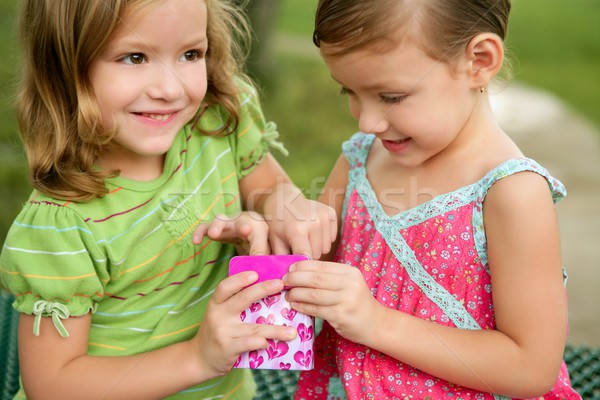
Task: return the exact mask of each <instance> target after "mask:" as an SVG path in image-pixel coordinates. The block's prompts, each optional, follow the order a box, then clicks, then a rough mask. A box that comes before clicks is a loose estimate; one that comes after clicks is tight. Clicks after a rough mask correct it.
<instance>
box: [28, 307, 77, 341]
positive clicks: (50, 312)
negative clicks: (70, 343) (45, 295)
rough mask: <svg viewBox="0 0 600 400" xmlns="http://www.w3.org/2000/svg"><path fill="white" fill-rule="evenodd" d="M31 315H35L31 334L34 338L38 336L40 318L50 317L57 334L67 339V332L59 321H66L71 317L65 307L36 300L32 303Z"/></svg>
mask: <svg viewBox="0 0 600 400" xmlns="http://www.w3.org/2000/svg"><path fill="white" fill-rule="evenodd" d="M33 313H34V314H35V320H34V321H33V334H34V335H35V336H40V323H41V321H42V317H48V316H51V317H52V323H53V324H54V327H55V328H56V330H57V331H58V333H60V336H62V337H69V332H67V328H65V326H64V325H63V323H62V321H61V319H67V318H69V317H70V316H71V313H70V312H69V309H68V308H67V306H65V305H64V304H61V303H57V302H50V301H46V300H38V301H36V302H35V303H33Z"/></svg>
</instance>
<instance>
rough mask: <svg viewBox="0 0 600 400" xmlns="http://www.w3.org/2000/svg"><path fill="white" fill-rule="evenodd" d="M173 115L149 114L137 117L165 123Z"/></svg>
mask: <svg viewBox="0 0 600 400" xmlns="http://www.w3.org/2000/svg"><path fill="white" fill-rule="evenodd" d="M173 114H175V113H169V114H149V113H140V114H139V115H141V116H142V117H146V118H150V119H153V120H155V121H166V120H168V119H169V118H171V116H172V115H173Z"/></svg>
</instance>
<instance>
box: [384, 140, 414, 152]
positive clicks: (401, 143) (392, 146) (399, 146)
mask: <svg viewBox="0 0 600 400" xmlns="http://www.w3.org/2000/svg"><path fill="white" fill-rule="evenodd" d="M410 142H411V138H405V139H400V140H384V139H381V144H382V145H383V147H385V149H386V150H387V151H389V152H390V153H400V152H402V151H404V150H406V148H407V147H408V146H409V144H410Z"/></svg>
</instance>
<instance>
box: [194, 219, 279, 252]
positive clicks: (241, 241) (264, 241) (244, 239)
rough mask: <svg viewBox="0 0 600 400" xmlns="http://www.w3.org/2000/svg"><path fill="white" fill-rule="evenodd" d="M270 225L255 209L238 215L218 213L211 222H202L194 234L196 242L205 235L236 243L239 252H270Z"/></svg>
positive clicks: (217, 239)
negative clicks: (231, 215)
mask: <svg viewBox="0 0 600 400" xmlns="http://www.w3.org/2000/svg"><path fill="white" fill-rule="evenodd" d="M268 235H269V226H268V225H267V223H266V222H265V220H264V218H263V217H262V216H261V215H260V214H258V213H256V212H253V211H244V212H242V213H241V214H239V215H238V216H233V217H230V216H226V215H218V216H216V217H215V219H214V220H213V221H212V222H210V223H205V224H200V225H199V226H198V227H197V228H196V230H195V231H194V234H193V236H192V242H193V243H194V244H196V245H197V244H200V242H201V241H202V238H203V237H204V236H208V237H209V238H210V239H212V240H216V241H219V242H224V243H231V244H235V245H236V248H237V251H238V253H239V254H250V255H263V254H270V253H271V249H270V247H269V242H268V237H269V236H268Z"/></svg>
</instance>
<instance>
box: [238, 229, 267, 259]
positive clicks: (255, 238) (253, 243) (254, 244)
mask: <svg viewBox="0 0 600 400" xmlns="http://www.w3.org/2000/svg"><path fill="white" fill-rule="evenodd" d="M239 231H240V234H241V235H242V236H243V237H244V239H245V240H246V241H247V242H248V243H249V250H248V254H250V255H265V254H270V253H271V247H270V246H269V233H268V227H267V225H266V224H265V223H259V224H254V225H252V224H251V223H249V222H247V221H242V222H240V227H239ZM246 232H247V233H246Z"/></svg>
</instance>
